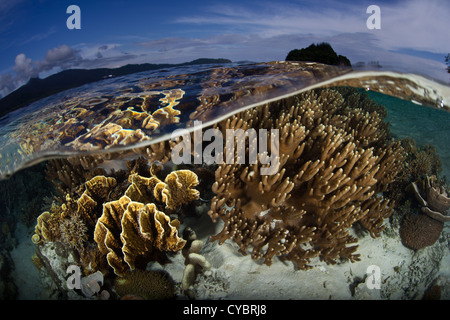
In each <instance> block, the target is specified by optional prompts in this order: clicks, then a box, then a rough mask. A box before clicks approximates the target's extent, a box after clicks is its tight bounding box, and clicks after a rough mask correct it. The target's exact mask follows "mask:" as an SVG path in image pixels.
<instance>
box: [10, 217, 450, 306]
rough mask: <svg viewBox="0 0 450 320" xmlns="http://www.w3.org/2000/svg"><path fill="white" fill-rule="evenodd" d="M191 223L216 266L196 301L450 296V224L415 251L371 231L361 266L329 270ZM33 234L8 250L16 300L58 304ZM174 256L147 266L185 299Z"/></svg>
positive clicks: (206, 223) (180, 264)
mask: <svg viewBox="0 0 450 320" xmlns="http://www.w3.org/2000/svg"><path fill="white" fill-rule="evenodd" d="M386 223H387V222H386ZM188 225H189V226H191V228H193V229H194V230H195V231H196V234H197V238H198V239H200V240H203V241H204V245H203V248H202V250H201V252H200V254H202V255H203V256H204V257H205V258H206V259H207V260H208V261H209V262H210V263H211V269H210V270H208V271H205V272H204V273H203V274H199V275H198V276H197V278H196V281H195V283H194V286H193V287H192V288H191V289H192V291H193V292H194V295H195V299H198V300H203V299H208V300H218V299H225V300H228V299H238V300H240V299H246V300H279V299H282V300H289V299H295V300H310V299H319V300H328V299H334V300H342V299H345V300H350V299H356V300H366V299H377V300H379V299H393V300H400V299H402V300H403V299H408V300H409V299H422V298H423V294H424V292H425V290H426V289H427V288H428V287H429V286H430V285H431V284H438V285H439V286H440V287H441V290H442V291H441V299H450V254H449V250H448V248H449V244H450V235H449V232H448V227H447V228H446V229H445V232H443V233H442V235H441V238H440V240H439V241H437V242H436V243H435V244H434V245H433V246H430V247H427V248H424V249H421V250H419V251H417V252H415V251H413V250H410V249H408V248H406V247H404V246H403V245H402V244H401V241H400V238H399V237H398V231H396V230H398V227H396V228H395V227H393V228H389V227H388V228H387V229H386V230H385V231H384V232H383V234H382V236H381V237H380V238H376V239H373V238H371V237H370V235H369V234H365V235H363V236H362V237H360V238H359V248H358V251H357V252H358V253H360V254H361V261H359V262H354V263H350V262H341V263H339V264H336V265H327V264H326V263H324V262H321V261H320V260H319V259H318V258H316V259H313V260H312V261H311V264H310V265H311V266H313V268H312V269H310V270H297V268H296V267H295V266H294V264H293V263H292V262H289V261H288V262H283V261H280V260H279V259H278V258H275V259H274V263H273V264H272V265H271V266H270V267H268V266H266V265H265V264H263V263H262V261H255V260H252V259H251V257H250V255H247V256H243V255H241V254H240V253H239V252H238V247H237V245H236V244H235V243H234V242H232V241H230V240H227V241H226V242H225V243H224V244H222V245H218V242H217V241H216V242H210V241H209V236H210V235H212V234H215V233H217V232H218V231H220V230H221V226H220V223H217V224H213V223H212V222H211V220H210V218H209V216H207V215H206V213H205V214H204V215H201V216H200V217H199V218H192V217H191V218H189V219H186V220H185V221H184V222H183V225H182V226H181V227H180V232H182V230H183V229H184V227H186V226H188ZM33 232H34V229H33V228H31V229H29V230H26V229H25V227H24V226H23V225H19V227H18V228H17V230H16V238H17V239H18V245H17V246H16V248H15V249H14V250H13V251H12V252H11V256H12V258H13V260H14V262H15V267H16V270H15V274H14V277H15V282H16V285H17V287H18V299H33V300H37V299H55V296H54V293H53V292H52V290H51V289H49V286H48V284H49V281H50V280H49V278H48V277H45V276H44V277H40V274H39V272H38V270H37V268H36V267H35V266H34V265H33V263H32V260H31V256H32V255H33V253H34V250H35V245H34V244H33V243H32V242H31V240H30V237H31V235H32V233H33ZM170 258H171V260H172V262H171V263H168V264H166V265H164V266H161V265H160V264H159V263H151V264H149V265H148V269H150V270H161V269H162V270H165V271H166V272H168V273H169V274H170V276H171V277H172V278H173V280H174V281H175V283H176V291H177V293H178V299H187V297H186V295H184V294H182V293H181V280H182V275H183V271H184V267H185V265H184V258H183V256H182V255H181V253H180V252H179V253H177V254H174V255H172V256H171V257H170ZM371 265H376V266H378V267H379V268H380V272H381V284H380V289H369V288H368V286H367V285H366V282H365V279H366V277H367V268H368V267H369V266H371ZM60 271H62V272H64V270H60ZM370 275H372V273H371V274H370ZM68 297H69V299H80V298H81V297H80V296H79V295H77V294H75V292H72V293H70V292H69V294H68Z"/></svg>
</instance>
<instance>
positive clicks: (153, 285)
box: [114, 269, 175, 300]
mask: <svg viewBox="0 0 450 320" xmlns="http://www.w3.org/2000/svg"><path fill="white" fill-rule="evenodd" d="M114 290H115V291H116V293H117V294H118V295H119V296H120V297H121V298H122V299H124V300H132V299H133V300H138V299H139V298H141V299H146V300H167V299H173V298H174V297H175V288H174V285H173V280H172V279H171V278H170V277H169V276H168V275H167V274H162V273H160V272H157V271H144V270H138V269H136V270H134V271H128V272H127V273H126V274H124V276H123V277H120V278H116V280H115V281H114ZM130 296H132V297H133V298H130Z"/></svg>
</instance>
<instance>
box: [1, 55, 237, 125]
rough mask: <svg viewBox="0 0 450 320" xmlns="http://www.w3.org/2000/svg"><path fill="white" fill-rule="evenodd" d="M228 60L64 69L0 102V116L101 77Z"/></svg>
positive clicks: (30, 83)
mask: <svg viewBox="0 0 450 320" xmlns="http://www.w3.org/2000/svg"><path fill="white" fill-rule="evenodd" d="M231 62H232V61H231V60H228V59H209V58H201V59H197V60H193V61H190V62H184V63H179V64H151V63H144V64H127V65H125V66H123V67H120V68H112V69H110V68H98V69H69V70H64V71H61V72H59V73H56V74H54V75H51V76H49V77H47V78H45V79H40V78H31V79H30V80H29V81H28V82H27V83H26V84H24V85H23V86H21V87H20V88H18V89H16V90H15V91H13V92H11V93H10V94H8V95H7V96H5V97H3V98H2V99H0V117H3V116H4V115H6V114H7V113H9V112H11V111H14V110H16V109H19V108H21V107H24V106H26V105H28V104H30V103H31V102H33V101H36V100H39V99H42V98H45V97H48V96H51V95H52V94H55V93H58V92H61V91H64V90H67V89H71V88H75V87H79V86H82V85H84V84H87V83H91V82H95V81H99V80H102V79H105V78H110V77H118V76H124V75H128V74H132V73H136V72H142V71H149V70H157V69H163V68H170V67H178V66H189V65H197V64H214V63H217V64H223V63H231Z"/></svg>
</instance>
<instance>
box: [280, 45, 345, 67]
mask: <svg viewBox="0 0 450 320" xmlns="http://www.w3.org/2000/svg"><path fill="white" fill-rule="evenodd" d="M285 60H286V61H312V62H320V63H325V64H330V65H335V66H337V65H342V66H350V67H351V63H350V60H349V59H348V58H347V57H345V56H341V55H338V54H337V53H336V52H335V51H334V50H333V48H332V47H331V45H330V44H329V43H326V42H322V43H319V44H314V43H313V44H311V45H310V46H309V47H308V48H303V49H300V50H299V49H294V50H291V51H290V52H289V53H288V55H287V57H286V59H285Z"/></svg>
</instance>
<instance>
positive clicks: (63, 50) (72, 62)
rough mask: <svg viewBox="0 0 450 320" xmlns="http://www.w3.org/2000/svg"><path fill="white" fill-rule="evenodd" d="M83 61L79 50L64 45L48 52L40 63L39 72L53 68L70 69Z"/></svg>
mask: <svg viewBox="0 0 450 320" xmlns="http://www.w3.org/2000/svg"><path fill="white" fill-rule="evenodd" d="M82 60H83V59H82V58H81V56H80V54H79V53H78V51H77V50H75V49H73V48H71V47H69V46H68V45H65V44H64V45H61V46H59V47H56V48H53V49H50V50H48V51H47V54H46V55H45V57H44V60H42V61H41V62H40V63H39V72H43V71H49V70H52V69H53V68H61V69H69V68H71V67H74V66H77V65H79V64H80V63H81V61H82Z"/></svg>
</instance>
